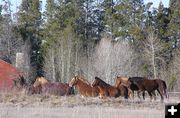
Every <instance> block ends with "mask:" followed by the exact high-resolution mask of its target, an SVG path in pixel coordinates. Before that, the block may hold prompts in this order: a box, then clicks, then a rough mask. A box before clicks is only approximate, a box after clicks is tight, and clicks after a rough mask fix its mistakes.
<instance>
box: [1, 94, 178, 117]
mask: <svg viewBox="0 0 180 118" xmlns="http://www.w3.org/2000/svg"><path fill="white" fill-rule="evenodd" d="M146 98H147V99H146V100H145V101H144V100H139V99H138V98H135V99H134V100H124V98H116V99H115V98H107V99H99V98H98V97H97V98H82V97H81V96H79V95H75V96H62V97H59V96H52V95H51V96H50V95H26V94H24V93H23V92H18V93H17V92H12V93H0V118H164V116H165V114H164V110H165V108H164V106H165V104H168V103H178V102H180V96H173V97H172V96H170V98H169V100H165V101H164V103H161V102H160V97H158V99H157V100H156V101H153V102H150V99H149V97H148V96H147V97H146Z"/></svg>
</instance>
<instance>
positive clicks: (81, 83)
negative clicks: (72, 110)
mask: <svg viewBox="0 0 180 118" xmlns="http://www.w3.org/2000/svg"><path fill="white" fill-rule="evenodd" d="M84 86H90V85H89V84H87V83H86V82H84V81H82V80H78V82H77V87H78V88H79V89H81V88H82V87H84Z"/></svg>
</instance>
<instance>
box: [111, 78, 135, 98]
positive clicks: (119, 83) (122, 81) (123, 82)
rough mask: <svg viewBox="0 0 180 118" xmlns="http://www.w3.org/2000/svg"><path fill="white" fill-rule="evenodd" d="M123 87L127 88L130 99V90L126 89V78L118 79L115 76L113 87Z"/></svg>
mask: <svg viewBox="0 0 180 118" xmlns="http://www.w3.org/2000/svg"><path fill="white" fill-rule="evenodd" d="M122 85H123V86H125V87H127V89H128V97H129V98H131V97H132V94H133V92H132V90H131V89H130V88H129V87H128V78H127V77H120V76H117V77H116V82H115V85H114V86H115V87H117V88H119V87H121V86H122Z"/></svg>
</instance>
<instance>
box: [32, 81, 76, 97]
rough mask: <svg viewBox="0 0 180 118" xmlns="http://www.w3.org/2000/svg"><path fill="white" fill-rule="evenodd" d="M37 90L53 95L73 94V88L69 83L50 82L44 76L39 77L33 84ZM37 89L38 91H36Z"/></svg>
mask: <svg viewBox="0 0 180 118" xmlns="http://www.w3.org/2000/svg"><path fill="white" fill-rule="evenodd" d="M32 90H35V92H40V93H43V94H52V95H59V96H64V95H71V94H73V88H72V87H70V86H69V84H67V83H60V82H50V81H48V80H47V79H45V78H44V77H37V78H36V81H35V83H34V84H33V89H32ZM36 90H37V91H36Z"/></svg>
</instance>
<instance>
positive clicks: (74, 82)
mask: <svg viewBox="0 0 180 118" xmlns="http://www.w3.org/2000/svg"><path fill="white" fill-rule="evenodd" d="M69 86H71V87H73V86H75V87H76V88H77V89H78V91H79V93H80V94H81V96H82V97H96V96H98V94H99V89H98V87H92V86H91V84H90V83H89V82H88V81H87V80H85V79H84V78H83V77H82V76H79V75H78V76H74V77H73V78H72V79H71V81H70V82H69Z"/></svg>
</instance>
